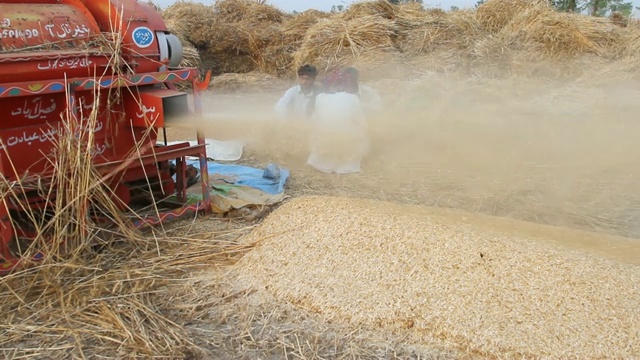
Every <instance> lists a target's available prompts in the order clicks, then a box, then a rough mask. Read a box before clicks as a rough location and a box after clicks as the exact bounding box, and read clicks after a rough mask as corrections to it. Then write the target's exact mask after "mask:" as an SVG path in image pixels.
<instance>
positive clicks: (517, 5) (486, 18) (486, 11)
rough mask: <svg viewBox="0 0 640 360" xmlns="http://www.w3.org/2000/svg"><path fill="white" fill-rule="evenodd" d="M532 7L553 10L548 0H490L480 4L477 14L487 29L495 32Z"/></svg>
mask: <svg viewBox="0 0 640 360" xmlns="http://www.w3.org/2000/svg"><path fill="white" fill-rule="evenodd" d="M532 7H533V8H542V9H548V10H549V11H552V9H551V7H550V6H549V2H548V1H547V0H533V1H532V0H489V1H487V2H485V3H484V4H482V5H480V6H478V9H477V10H476V16H477V19H478V21H479V22H480V24H481V25H482V26H483V27H484V28H485V29H486V30H488V31H490V32H494V33H495V32H498V31H500V30H501V29H502V28H504V27H505V26H506V25H507V24H508V23H509V22H510V21H511V20H512V19H513V18H514V17H516V16H517V15H518V14H522V13H523V12H526V11H528V10H529V9H530V8H532Z"/></svg>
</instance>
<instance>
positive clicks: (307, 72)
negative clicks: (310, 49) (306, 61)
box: [298, 65, 318, 91]
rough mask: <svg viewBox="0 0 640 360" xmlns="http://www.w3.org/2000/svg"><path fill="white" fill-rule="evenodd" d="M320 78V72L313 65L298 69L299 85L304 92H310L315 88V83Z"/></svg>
mask: <svg viewBox="0 0 640 360" xmlns="http://www.w3.org/2000/svg"><path fill="white" fill-rule="evenodd" d="M316 76H318V70H317V69H316V68H315V66H312V65H303V66H301V67H300V68H298V83H299V84H300V87H301V88H302V90H303V91H308V90H310V89H311V88H312V87H313V83H314V82H315V81H316Z"/></svg>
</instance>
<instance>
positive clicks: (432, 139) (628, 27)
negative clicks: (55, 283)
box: [163, 0, 640, 237]
mask: <svg viewBox="0 0 640 360" xmlns="http://www.w3.org/2000/svg"><path fill="white" fill-rule="evenodd" d="M163 14H164V16H165V18H166V19H167V21H168V23H169V24H170V28H171V29H172V30H174V31H175V32H176V33H177V34H178V35H179V36H180V37H181V38H182V39H183V41H184V43H185V44H186V45H187V46H190V45H191V46H193V47H194V49H197V53H198V56H199V58H198V57H194V58H193V59H187V60H188V61H191V62H194V63H198V64H200V66H201V67H202V68H203V69H211V70H212V71H213V72H214V74H215V76H214V77H213V80H212V86H211V89H210V91H209V93H208V94H207V95H206V96H205V109H206V112H207V115H206V119H205V120H204V121H198V124H197V125H198V126H199V127H200V128H202V129H203V130H205V132H206V134H207V136H209V137H212V138H216V139H246V140H247V141H249V144H248V145H247V147H246V151H245V156H246V157H245V161H249V162H254V163H256V165H265V164H266V163H268V162H270V161H277V162H278V163H279V164H280V165H282V166H286V167H289V168H291V169H292V170H294V171H293V176H292V178H291V182H290V185H289V191H290V192H292V193H294V194H339V195H347V196H358V197H367V198H377V199H385V200H391V201H396V202H403V203H412V204H423V205H429V206H439V207H451V208H458V209H463V210H466V211H471V212H480V213H485V214H490V215H498V216H507V217H513V218H517V219H522V220H527V221H533V222H538V223H545V224H552V225H561V226H567V227H572V228H579V229H584V230H590V231H598V232H604V233H608V234H616V235H622V236H631V237H635V236H638V235H640V233H638V230H639V229H640V219H639V216H640V211H639V210H640V208H639V204H640V203H639V201H640V198H639V196H638V195H636V194H639V192H638V185H637V181H636V177H637V176H638V175H637V171H636V169H637V168H638V156H637V154H638V150H637V146H636V136H637V134H639V131H638V130H639V128H638V125H637V120H636V114H638V113H639V110H640V107H639V105H638V102H637V100H636V99H637V98H638V94H639V93H638V91H639V90H640V87H639V86H638V66H639V64H640V47H639V45H640V26H639V25H638V24H637V23H636V22H635V21H634V20H630V19H627V18H625V17H623V16H622V15H620V14H619V13H615V12H614V13H612V14H611V15H610V16H608V17H595V16H587V15H578V14H571V13H566V12H561V11H558V9H557V8H555V7H553V6H551V5H549V3H548V2H546V1H518V0H495V1H488V2H486V3H484V4H482V5H480V6H479V7H478V8H477V9H475V10H459V11H447V12H445V11H442V10H440V9H434V8H429V7H428V6H422V5H421V4H416V3H405V4H401V5H391V4H389V3H388V2H386V1H369V2H362V3H357V4H354V5H352V6H350V7H347V8H346V9H345V10H344V11H341V12H335V13H321V12H318V11H312V10H310V11H307V12H304V13H301V14H286V13H283V12H281V11H279V10H278V9H276V8H274V7H271V6H269V5H266V4H259V3H258V2H255V1H236V0H226V1H218V2H217V3H215V4H214V5H212V6H206V5H201V4H195V3H190V2H177V3H176V4H175V5H172V6H170V7H168V8H166V9H164V11H163ZM187 20H188V21H187ZM303 63H312V64H314V65H316V66H318V68H319V69H320V70H321V73H324V72H325V71H326V70H329V69H331V68H333V67H335V66H343V65H353V66H357V67H358V68H360V69H361V71H362V78H363V83H366V84H368V85H370V86H373V87H374V88H375V89H376V90H377V91H378V92H379V93H380V94H381V95H382V97H383V100H384V103H385V104H384V105H385V110H384V111H383V112H382V113H380V114H378V116H374V117H372V118H371V119H370V124H371V128H370V130H371V137H372V141H373V144H374V147H373V151H372V153H371V154H370V156H369V157H368V158H367V159H366V162H365V164H364V172H363V173H362V174H359V175H353V176H325V175H322V176H320V175H317V174H315V173H314V172H313V171H311V170H310V169H308V168H307V167H305V166H304V162H305V159H306V156H307V145H306V143H305V140H304V139H305V137H304V136H302V135H304V134H306V131H307V129H306V128H305V126H304V124H276V123H274V120H273V116H272V107H273V104H274V103H275V102H276V101H277V99H278V97H279V96H281V95H282V93H283V91H284V90H286V88H287V87H288V86H291V85H292V84H293V83H294V81H295V76H294V75H295V73H294V71H295V69H296V68H297V66H298V65H300V64H303ZM321 75H322V74H321ZM183 125H184V126H188V125H187V124H183ZM174 134H175V136H177V137H179V138H186V137H191V138H192V137H193V135H192V134H188V133H187V134H184V135H183V134H181V132H180V131H179V130H178V129H174Z"/></svg>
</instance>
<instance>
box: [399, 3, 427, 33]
mask: <svg viewBox="0 0 640 360" xmlns="http://www.w3.org/2000/svg"><path fill="white" fill-rule="evenodd" d="M426 14H428V13H427V11H426V10H425V8H424V7H423V6H422V4H418V3H405V4H401V5H398V6H396V8H395V13H394V20H395V22H396V25H397V26H398V30H399V31H400V32H403V31H406V30H411V29H414V28H416V27H418V26H421V25H422V24H423V19H424V17H425V15H426Z"/></svg>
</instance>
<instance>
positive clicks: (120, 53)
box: [0, 0, 204, 271]
mask: <svg viewBox="0 0 640 360" xmlns="http://www.w3.org/2000/svg"><path fill="white" fill-rule="evenodd" d="M181 58H182V48H181V44H180V42H179V40H177V38H176V37H175V36H174V35H172V34H170V32H169V31H168V30H167V27H166V26H165V23H164V21H163V19H162V17H161V15H160V14H159V13H158V12H157V11H156V10H155V9H154V8H153V7H152V6H150V5H149V4H147V3H145V2H142V1H137V0H21V1H18V0H0V141H1V142H0V172H2V174H3V176H4V178H5V179H7V181H17V180H19V179H23V178H26V177H28V176H29V175H33V174H40V175H42V176H43V177H46V174H47V171H49V170H48V169H49V167H50V161H48V160H47V156H49V155H50V154H51V153H52V151H53V150H54V148H55V140H56V136H58V135H59V132H60V130H59V129H60V128H61V125H64V124H63V123H62V122H68V121H76V122H77V124H78V129H82V127H83V126H85V125H83V124H89V121H88V118H89V116H90V115H91V116H92V118H93V119H95V120H94V121H93V122H91V123H92V126H91V129H90V130H91V131H92V132H94V138H95V141H94V142H93V150H92V154H93V156H94V162H95V164H96V166H97V167H98V168H99V169H102V171H103V172H104V173H105V174H106V173H108V172H114V171H117V172H118V174H117V176H114V175H113V174H111V175H110V180H109V184H110V186H111V187H112V190H114V193H115V195H114V196H115V197H117V200H118V201H119V202H118V203H119V204H120V205H122V207H123V208H124V207H125V206H129V205H130V203H131V202H132V201H133V200H135V199H136V197H137V196H138V194H137V193H136V188H137V187H139V186H140V184H141V183H146V184H152V185H153V184H154V182H155V184H156V185H159V184H160V185H159V186H157V188H159V189H161V190H160V193H159V194H156V196H158V195H159V196H164V197H166V196H169V195H171V194H173V193H175V191H176V182H180V180H173V178H172V174H170V172H169V169H168V166H167V164H168V163H167V161H168V160H170V159H184V157H185V156H192V155H196V156H200V155H202V154H203V148H204V146H203V145H202V146H190V145H189V144H188V143H185V144H178V145H176V146H174V147H171V146H165V147H161V148H158V147H157V146H156V142H157V140H158V131H159V129H161V128H163V127H165V126H166V125H167V123H168V122H170V121H176V120H179V119H180V118H181V117H185V116H188V115H189V114H190V113H191V110H190V107H189V104H188V100H187V99H188V98H187V94H186V92H182V91H178V90H176V88H175V86H174V85H173V83H175V82H182V81H188V82H191V83H192V84H195V81H196V80H197V70H195V69H189V68H186V69H185V68H180V67H179V66H178V65H179V63H180V61H181ZM87 126H88V125H87ZM132 154H133V155H132ZM132 156H134V157H136V160H135V161H132V160H131V158H132ZM125 163H126V164H127V165H126V166H124V169H123V168H122V167H123V166H122V164H125ZM136 184H137V185H136ZM178 185H180V186H182V184H178ZM36 190H37V189H34V192H33V196H32V198H31V200H30V202H31V204H32V205H31V206H33V207H37V206H41V204H42V203H44V199H41V198H40V196H39V195H37V193H38V191H36ZM156 190H157V189H156ZM141 193H144V194H148V193H149V191H142V192H141ZM145 196H146V195H145ZM18 207H19V205H17V204H12V202H10V201H4V202H3V204H2V206H0V271H1V270H2V269H1V267H2V261H3V258H5V260H6V258H8V257H9V255H8V254H7V248H8V244H9V243H10V242H11V241H15V237H16V233H17V232H16V229H15V226H14V225H12V222H11V219H10V218H11V213H12V212H14V211H19V209H18ZM3 245H4V247H3ZM7 266H8V265H7Z"/></svg>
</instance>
